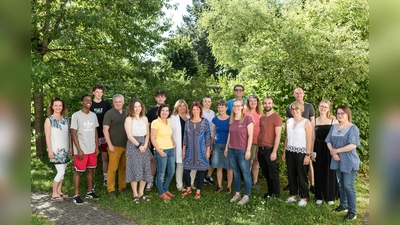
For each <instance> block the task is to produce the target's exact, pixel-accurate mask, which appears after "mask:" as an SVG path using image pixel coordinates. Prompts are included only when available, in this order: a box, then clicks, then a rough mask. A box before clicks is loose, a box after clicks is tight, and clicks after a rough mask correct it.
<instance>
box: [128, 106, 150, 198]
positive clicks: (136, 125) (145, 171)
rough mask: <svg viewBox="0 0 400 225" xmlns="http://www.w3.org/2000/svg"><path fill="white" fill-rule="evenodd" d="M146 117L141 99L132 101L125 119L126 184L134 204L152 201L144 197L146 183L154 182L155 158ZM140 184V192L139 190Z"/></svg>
mask: <svg viewBox="0 0 400 225" xmlns="http://www.w3.org/2000/svg"><path fill="white" fill-rule="evenodd" d="M144 115H145V107H144V105H143V103H142V102H141V101H140V100H139V99H132V100H131V102H130V103H129V105H128V110H127V117H126V119H125V124H124V126H125V132H126V135H127V136H128V141H127V143H126V178H125V179H126V183H129V182H130V183H131V187H132V192H133V202H135V203H136V204H139V203H140V199H141V200H143V201H146V202H148V201H150V199H149V198H147V197H146V195H144V188H145V186H146V182H151V181H152V176H151V168H150V159H151V158H152V157H153V156H152V154H151V152H150V149H149V122H148V120H147V117H146V116H144ZM138 182H139V191H138V190H137V186H138Z"/></svg>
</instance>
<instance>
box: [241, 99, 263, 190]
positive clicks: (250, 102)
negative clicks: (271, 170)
mask: <svg viewBox="0 0 400 225" xmlns="http://www.w3.org/2000/svg"><path fill="white" fill-rule="evenodd" d="M244 113H245V114H246V115H248V116H250V117H251V118H252V119H253V123H254V133H253V141H252V144H251V163H250V164H251V166H250V170H251V173H252V175H253V185H252V188H255V189H257V190H261V187H260V186H259V185H258V182H257V181H258V172H259V170H260V165H259V163H258V157H257V155H258V147H257V141H258V134H259V133H260V118H261V116H262V113H263V112H262V109H261V103H260V100H259V99H258V97H257V96H256V95H250V96H249V97H248V98H247V101H246V110H245V111H244Z"/></svg>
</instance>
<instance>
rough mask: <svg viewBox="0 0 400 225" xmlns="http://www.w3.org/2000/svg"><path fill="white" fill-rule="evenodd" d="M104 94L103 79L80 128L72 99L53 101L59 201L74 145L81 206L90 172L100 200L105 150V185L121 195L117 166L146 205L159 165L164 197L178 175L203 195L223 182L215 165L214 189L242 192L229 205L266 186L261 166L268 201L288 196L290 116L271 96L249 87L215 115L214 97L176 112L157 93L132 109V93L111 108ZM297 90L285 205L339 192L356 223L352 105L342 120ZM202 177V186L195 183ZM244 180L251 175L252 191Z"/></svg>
mask: <svg viewBox="0 0 400 225" xmlns="http://www.w3.org/2000/svg"><path fill="white" fill-rule="evenodd" d="M103 91H104V88H103V86H101V85H95V86H94V87H93V90H92V93H93V96H94V99H93V100H92V97H91V96H89V95H85V96H83V97H82V98H81V104H82V109H81V110H79V111H78V112H75V113H74V114H73V115H72V118H71V125H69V121H68V117H67V109H66V107H65V105H64V102H63V100H62V99H61V98H54V99H53V100H52V101H51V102H50V105H49V108H48V113H49V117H48V118H47V119H46V122H45V133H46V141H47V145H48V152H49V154H48V155H49V158H50V162H51V163H54V164H56V169H57V175H56V177H55V178H54V182H53V193H52V199H54V200H59V201H61V200H63V199H64V198H68V196H67V195H66V194H64V193H62V190H61V187H62V180H63V177H64V172H65V167H66V163H68V162H69V161H70V156H72V149H73V152H74V153H73V156H74V167H75V172H74V178H73V181H74V197H73V201H74V203H76V204H78V205H79V204H82V203H83V200H82V199H81V198H80V196H79V178H80V174H81V173H82V172H83V171H85V170H86V169H87V182H88V185H87V193H86V195H85V197H86V198H91V199H98V196H97V195H96V194H95V192H94V187H93V185H94V182H93V176H94V170H95V167H96V166H97V154H99V150H101V151H102V160H103V168H102V169H103V174H104V185H106V186H107V191H108V195H109V197H111V198H115V197H116V192H115V186H116V184H115V178H116V173H117V171H118V189H119V191H120V192H121V191H126V190H127V189H126V183H130V184H131V187H132V192H133V201H134V202H135V203H137V204H139V203H140V202H141V201H150V199H149V198H148V197H147V196H146V195H145V193H144V191H145V189H146V190H151V188H152V186H153V180H154V176H155V172H156V171H157V174H156V177H155V180H156V186H157V191H158V195H159V197H160V198H162V199H164V200H171V198H173V197H174V196H175V194H173V193H171V192H170V183H171V181H172V179H173V176H174V175H175V179H176V188H177V190H178V191H179V192H181V195H182V196H188V195H191V193H192V191H194V190H195V194H194V198H195V199H199V198H201V190H202V187H203V184H204V183H214V181H213V179H212V174H213V170H214V169H216V178H217V188H216V190H215V191H214V193H216V194H218V193H221V192H224V191H225V193H227V194H230V193H231V189H232V187H231V185H232V182H233V184H234V191H235V194H234V196H233V197H232V198H231V200H230V202H236V201H238V203H237V204H239V205H244V204H246V203H247V202H248V201H249V197H250V194H251V193H250V192H251V188H257V189H261V187H260V186H259V185H258V173H259V168H260V167H261V171H262V174H263V176H264V177H265V179H266V183H267V192H266V193H265V194H264V198H266V199H269V198H271V197H279V196H280V189H281V188H280V178H279V173H278V168H277V159H278V148H279V145H280V142H281V132H282V125H283V121H282V118H281V116H279V115H278V114H277V113H276V112H275V111H274V109H273V108H274V99H273V98H272V97H270V96H267V97H265V98H264V99H262V101H261V100H260V99H259V98H258V97H257V96H255V95H250V96H249V97H248V98H247V99H246V98H243V94H244V87H243V86H242V85H235V87H234V94H235V98H234V99H231V100H229V101H225V100H219V101H218V102H217V109H218V114H217V115H215V113H214V111H212V110H211V109H210V106H211V98H210V97H208V96H207V97H204V98H203V101H202V103H200V102H193V103H192V104H190V105H188V104H187V102H186V101H185V100H183V99H179V100H178V101H177V102H176V103H175V105H174V107H173V108H171V107H170V106H169V105H168V104H165V101H166V99H167V96H166V93H165V92H164V91H162V90H158V91H157V92H156V94H155V99H156V101H157V105H156V106H154V107H153V108H151V109H150V110H149V111H148V112H147V113H146V110H145V106H144V105H143V103H142V102H141V101H140V100H139V99H132V100H131V101H130V103H129V105H128V107H127V110H125V109H124V108H123V106H124V97H123V96H122V95H120V94H116V95H114V96H113V107H111V104H109V103H107V102H106V101H104V100H103V99H102V95H103ZM293 96H294V97H295V99H296V101H295V102H293V103H292V104H291V105H290V106H289V107H288V108H287V112H286V139H285V141H284V151H283V154H282V160H283V161H285V162H286V165H287V176H288V186H287V189H288V190H289V193H290V197H288V198H287V200H286V202H287V203H291V202H297V199H296V198H297V196H298V195H299V196H300V201H299V202H298V205H299V206H305V205H307V198H309V191H310V190H311V191H312V192H313V193H314V194H315V198H316V203H317V204H322V203H323V202H324V201H325V202H327V203H328V204H329V205H331V204H334V200H335V199H337V198H338V196H340V205H339V206H338V207H337V208H336V209H335V210H336V211H338V212H342V211H348V213H347V215H346V216H345V219H355V218H356V193H355V188H354V182H355V176H356V171H357V170H358V167H359V161H360V160H359V157H358V155H357V153H356V147H357V146H358V145H359V144H360V143H359V130H358V128H357V127H356V126H355V125H354V124H352V120H351V111H350V109H349V107H347V106H339V107H337V109H336V116H337V117H334V116H333V115H331V113H330V112H331V110H332V108H331V104H330V102H329V101H328V100H322V101H321V102H320V103H319V105H318V111H317V116H316V117H315V115H314V108H313V106H312V104H309V103H307V102H304V100H303V98H304V91H303V90H302V89H301V88H296V89H295V90H294V94H293ZM261 106H263V108H264V110H265V114H263V110H262V108H261ZM95 128H97V129H95ZM69 129H70V130H71V132H69ZM71 139H72V146H73V148H72V147H71ZM317 156H318V157H317ZM223 169H226V175H227V186H226V187H225V188H224V187H223V185H222V180H223ZM196 176H197V184H196V185H194V182H195V178H196ZM241 179H244V195H243V196H241ZM308 180H310V185H311V187H310V188H309V185H308V183H309V181H308ZM183 181H184V183H185V184H186V186H184V185H183ZM138 184H139V185H138ZM146 184H147V186H146ZM138 186H139V187H138ZM284 190H285V189H284Z"/></svg>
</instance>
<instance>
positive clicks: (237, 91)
mask: <svg viewBox="0 0 400 225" xmlns="http://www.w3.org/2000/svg"><path fill="white" fill-rule="evenodd" d="M243 92H244V90H243V88H242V87H235V89H234V94H235V97H237V98H239V97H243Z"/></svg>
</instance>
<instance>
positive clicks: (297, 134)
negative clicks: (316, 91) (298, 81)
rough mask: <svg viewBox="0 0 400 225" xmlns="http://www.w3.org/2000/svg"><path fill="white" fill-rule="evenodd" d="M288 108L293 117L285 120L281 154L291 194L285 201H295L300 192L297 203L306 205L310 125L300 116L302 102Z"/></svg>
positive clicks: (302, 106) (310, 143) (310, 144)
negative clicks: (283, 144) (284, 137)
mask: <svg viewBox="0 0 400 225" xmlns="http://www.w3.org/2000/svg"><path fill="white" fill-rule="evenodd" d="M290 110H291V112H292V115H293V118H290V119H288V120H287V124H286V140H285V146H284V149H285V151H283V155H282V160H283V161H285V162H286V165H287V170H288V178H289V188H290V195H291V197H289V198H288V199H287V200H286V203H290V202H296V196H297V194H298V193H300V198H301V200H300V201H299V203H298V205H299V206H306V205H307V198H308V197H309V192H308V181H307V173H308V169H309V168H310V156H311V146H312V125H311V122H310V121H309V120H308V119H306V118H304V117H302V116H301V114H302V113H303V112H304V105H303V104H301V103H300V102H297V101H296V102H294V103H292V104H291V105H290Z"/></svg>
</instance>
